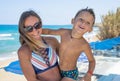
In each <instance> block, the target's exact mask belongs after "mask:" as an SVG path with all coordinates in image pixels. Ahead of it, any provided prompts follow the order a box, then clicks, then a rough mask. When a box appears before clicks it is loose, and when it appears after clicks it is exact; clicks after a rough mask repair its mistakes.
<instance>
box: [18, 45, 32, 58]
mask: <svg viewBox="0 0 120 81" xmlns="http://www.w3.org/2000/svg"><path fill="white" fill-rule="evenodd" d="M30 52H31V50H30V48H29V47H28V45H26V44H24V45H22V46H21V47H20V48H19V49H18V56H22V57H23V56H26V55H27V56H28V55H29V53H30Z"/></svg>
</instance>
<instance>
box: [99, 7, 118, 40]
mask: <svg viewBox="0 0 120 81" xmlns="http://www.w3.org/2000/svg"><path fill="white" fill-rule="evenodd" d="M118 36H120V8H117V11H116V13H113V12H108V14H107V15H105V16H102V26H101V27H100V32H99V34H98V38H99V39H100V40H104V39H107V38H113V37H118Z"/></svg>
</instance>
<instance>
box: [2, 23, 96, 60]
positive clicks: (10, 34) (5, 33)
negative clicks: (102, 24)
mask: <svg viewBox="0 0 120 81" xmlns="http://www.w3.org/2000/svg"><path fill="white" fill-rule="evenodd" d="M43 28H51V29H59V28H68V29H71V28H72V25H43ZM97 31H98V28H96V27H94V29H93V32H91V34H92V35H93V34H94V33H95V32H97ZM89 35H90V34H89ZM87 36H88V35H86V37H87ZM19 47H20V43H19V33H18V26H17V25H0V60H1V58H2V57H4V58H2V59H5V58H8V57H11V56H14V54H16V53H17V50H18V48H19Z"/></svg>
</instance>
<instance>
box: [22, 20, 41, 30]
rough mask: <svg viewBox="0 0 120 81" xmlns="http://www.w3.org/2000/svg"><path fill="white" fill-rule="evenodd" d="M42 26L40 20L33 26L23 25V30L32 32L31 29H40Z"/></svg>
mask: <svg viewBox="0 0 120 81" xmlns="http://www.w3.org/2000/svg"><path fill="white" fill-rule="evenodd" d="M41 27H42V24H41V22H37V23H35V24H34V25H33V26H25V27H24V30H25V31H26V32H32V31H33V29H36V30H37V29H40V28H41Z"/></svg>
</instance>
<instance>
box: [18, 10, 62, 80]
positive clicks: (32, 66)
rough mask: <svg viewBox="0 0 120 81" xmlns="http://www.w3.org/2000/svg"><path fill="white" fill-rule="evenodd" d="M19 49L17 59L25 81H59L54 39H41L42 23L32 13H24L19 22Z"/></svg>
mask: <svg viewBox="0 0 120 81" xmlns="http://www.w3.org/2000/svg"><path fill="white" fill-rule="evenodd" d="M19 33H20V43H21V47H20V48H19V50H18V57H19V60H20V65H21V68H22V71H23V73H24V76H25V77H26V79H27V81H60V79H61V76H60V73H59V68H58V61H57V55H56V54H58V51H59V50H58V48H59V43H58V41H57V40H56V39H55V38H52V37H42V36H40V35H41V33H42V21H41V18H40V17H39V15H37V14H36V13H35V12H34V11H32V10H30V11H25V12H23V13H22V15H21V17H20V20H19Z"/></svg>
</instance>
